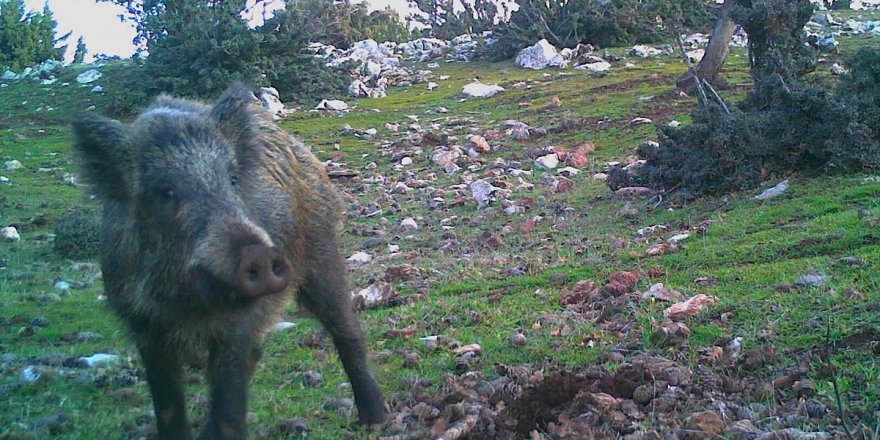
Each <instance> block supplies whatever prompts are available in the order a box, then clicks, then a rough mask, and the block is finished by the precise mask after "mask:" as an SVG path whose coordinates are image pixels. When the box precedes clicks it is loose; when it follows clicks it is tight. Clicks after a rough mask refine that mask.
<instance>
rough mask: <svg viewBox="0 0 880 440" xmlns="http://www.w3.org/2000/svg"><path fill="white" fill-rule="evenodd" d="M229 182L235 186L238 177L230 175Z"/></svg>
mask: <svg viewBox="0 0 880 440" xmlns="http://www.w3.org/2000/svg"><path fill="white" fill-rule="evenodd" d="M229 184H230V185H232V186H235V185H237V184H238V177H235V176H232V177H230V178H229Z"/></svg>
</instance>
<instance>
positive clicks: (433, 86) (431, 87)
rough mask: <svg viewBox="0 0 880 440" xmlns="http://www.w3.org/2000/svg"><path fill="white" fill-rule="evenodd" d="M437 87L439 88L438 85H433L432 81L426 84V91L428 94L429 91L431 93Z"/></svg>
mask: <svg viewBox="0 0 880 440" xmlns="http://www.w3.org/2000/svg"><path fill="white" fill-rule="evenodd" d="M437 87H439V85H438V84H437V83H435V82H433V81H430V82H428V91H429V92H430V91H433V90H434V89H436V88H437Z"/></svg>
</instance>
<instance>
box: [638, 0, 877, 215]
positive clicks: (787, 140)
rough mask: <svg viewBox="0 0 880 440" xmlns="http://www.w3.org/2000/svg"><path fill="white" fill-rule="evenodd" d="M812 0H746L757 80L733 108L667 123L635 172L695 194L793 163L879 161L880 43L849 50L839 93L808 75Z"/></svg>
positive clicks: (813, 166)
mask: <svg viewBox="0 0 880 440" xmlns="http://www.w3.org/2000/svg"><path fill="white" fill-rule="evenodd" d="M810 8H811V6H810V5H809V2H808V1H807V0H798V1H786V0H773V1H766V2H762V3H761V4H760V5H755V6H752V5H750V4H749V3H748V2H745V1H741V2H739V6H738V8H737V11H736V14H737V17H738V20H741V21H740V22H741V23H743V26H744V27H746V29H747V32H748V33H749V36H750V37H752V38H751V40H750V46H749V55H750V61H751V74H752V77H753V78H754V82H755V85H754V88H753V90H752V91H751V92H750V93H749V95H748V96H747V98H746V99H745V100H743V102H741V103H739V105H737V106H736V107H735V108H733V109H732V111H731V114H729V115H727V114H725V113H724V112H722V111H721V109H720V108H717V107H710V108H708V109H707V108H700V109H698V110H696V111H695V112H694V114H693V122H692V124H690V125H689V126H686V127H684V128H680V129H673V128H669V127H662V128H660V129H659V130H658V135H659V138H660V147H659V148H656V149H648V150H640V151H639V154H640V156H641V157H642V158H643V159H646V160H647V163H646V164H645V166H644V167H642V168H641V169H640V170H639V172H638V173H637V174H635V175H632V176H627V177H628V178H629V179H632V180H634V181H637V182H639V183H640V184H646V185H649V186H652V187H654V188H657V189H666V190H667V191H672V190H675V191H676V193H677V195H678V196H680V197H682V198H692V197H695V196H699V195H702V194H718V193H724V192H729V191H736V190H740V189H744V188H750V187H754V186H756V185H758V184H760V183H761V182H763V181H765V180H768V179H771V178H778V177H782V176H785V175H787V174H790V173H792V172H802V173H806V174H817V173H822V172H830V171H841V170H854V171H858V170H872V169H877V168H880V52H878V50H877V49H870V48H863V49H861V50H860V51H859V52H858V53H857V54H856V55H855V56H853V57H851V58H850V59H849V60H848V61H847V62H848V64H849V65H850V67H851V73H850V74H848V75H845V76H844V77H843V78H841V80H840V83H839V85H838V87H837V89H836V91H835V93H832V92H831V91H829V90H826V89H825V88H823V87H821V86H819V85H808V84H805V83H803V82H802V81H801V80H800V79H799V75H800V74H802V73H803V72H805V71H807V69H808V68H809V66H810V65H811V64H812V62H813V60H814V58H815V54H814V53H811V49H810V48H809V46H808V45H806V44H805V38H804V36H803V33H802V29H803V25H804V23H806V21H807V20H808V19H809V17H810V14H809V12H808V11H809V10H810ZM769 23H773V24H774V25H773V26H768V24H769Z"/></svg>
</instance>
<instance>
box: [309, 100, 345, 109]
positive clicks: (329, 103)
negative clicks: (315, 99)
mask: <svg viewBox="0 0 880 440" xmlns="http://www.w3.org/2000/svg"><path fill="white" fill-rule="evenodd" d="M315 110H332V111H338V112H341V111H345V110H348V104H346V103H345V101H340V100H338V99H331V100H327V99H322V100H321V102H320V103H318V106H317V107H315Z"/></svg>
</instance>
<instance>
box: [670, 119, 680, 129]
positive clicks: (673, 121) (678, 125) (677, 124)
mask: <svg viewBox="0 0 880 440" xmlns="http://www.w3.org/2000/svg"><path fill="white" fill-rule="evenodd" d="M668 125H669V126H670V127H672V128H678V127H681V122H678V121H676V120H672V121H669V124H668Z"/></svg>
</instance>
